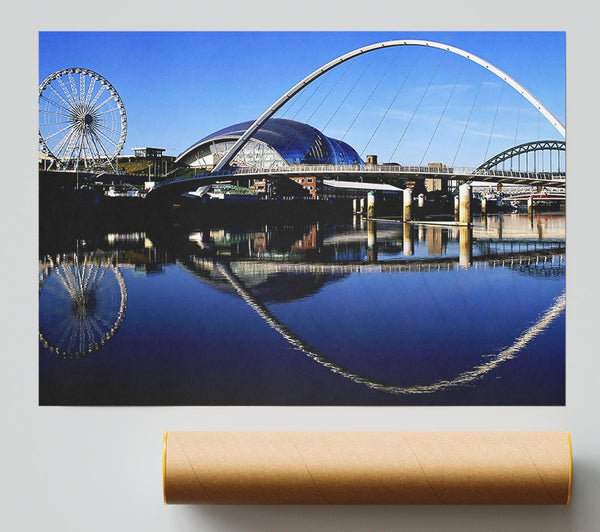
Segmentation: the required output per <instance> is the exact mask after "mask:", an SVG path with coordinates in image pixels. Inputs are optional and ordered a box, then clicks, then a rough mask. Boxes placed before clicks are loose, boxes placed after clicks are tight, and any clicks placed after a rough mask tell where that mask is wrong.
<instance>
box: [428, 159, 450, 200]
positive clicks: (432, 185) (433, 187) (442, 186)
mask: <svg viewBox="0 0 600 532" xmlns="http://www.w3.org/2000/svg"><path fill="white" fill-rule="evenodd" d="M427 166H428V167H429V168H440V169H441V168H447V166H446V165H445V164H444V163H429V164H428V165H427ZM425 190H426V191H427V192H438V191H439V192H442V193H443V194H447V193H448V180H447V179H440V178H426V179H425Z"/></svg>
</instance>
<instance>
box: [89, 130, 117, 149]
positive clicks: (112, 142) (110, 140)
mask: <svg viewBox="0 0 600 532" xmlns="http://www.w3.org/2000/svg"><path fill="white" fill-rule="evenodd" d="M91 131H92V133H93V134H94V136H95V137H96V138H97V139H98V140H99V141H100V140H101V139H100V137H99V135H102V137H104V138H105V139H106V140H107V141H108V142H110V143H111V144H112V145H113V146H118V144H117V143H116V142H115V141H114V140H112V139H111V138H109V137H107V136H106V135H105V134H104V133H102V131H100V130H99V129H98V128H94V129H92V130H91ZM100 145H101V146H102V148H103V149H104V144H102V142H100ZM104 153H106V150H105V151H104ZM107 155H108V154H107Z"/></svg>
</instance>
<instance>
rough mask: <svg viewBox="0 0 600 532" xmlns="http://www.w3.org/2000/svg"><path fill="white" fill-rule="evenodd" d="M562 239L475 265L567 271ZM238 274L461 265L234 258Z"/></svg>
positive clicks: (451, 261)
mask: <svg viewBox="0 0 600 532" xmlns="http://www.w3.org/2000/svg"><path fill="white" fill-rule="evenodd" d="M564 253H565V247H564V242H563V243H558V242H557V243H549V244H548V245H546V246H545V247H540V248H539V249H533V246H532V249H531V251H524V250H521V251H516V252H508V253H504V254H498V255H490V256H482V257H474V258H473V259H472V262H473V264H472V267H473V268H476V269H477V268H487V267H490V268H497V267H498V268H502V267H508V268H536V269H537V271H541V270H543V269H549V270H552V271H557V270H561V271H564V264H565V263H564ZM189 264H190V265H192V264H193V266H194V268H195V269H198V270H204V271H207V272H209V271H212V270H214V268H215V264H216V263H215V259H212V258H208V257H194V258H193V260H190V261H189ZM231 264H232V266H233V267H234V269H235V272H236V274H237V275H240V276H245V275H257V274H261V275H271V274H277V273H312V274H319V275H320V274H338V275H347V274H350V273H400V272H429V271H444V270H454V269H458V268H459V267H460V265H459V263H458V257H454V258H447V257H443V258H430V259H406V260H393V261H378V262H376V263H340V262H293V261H285V260H273V261H270V260H263V259H261V260H235V261H232V262H231Z"/></svg>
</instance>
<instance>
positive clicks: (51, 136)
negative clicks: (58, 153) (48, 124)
mask: <svg viewBox="0 0 600 532" xmlns="http://www.w3.org/2000/svg"><path fill="white" fill-rule="evenodd" d="M72 127H73V124H69V125H68V126H65V127H63V128H62V129H59V130H58V131H56V132H55V133H52V135H49V136H48V137H46V140H50V139H51V138H53V137H56V135H60V134H61V133H62V132H63V131H66V130H67V129H71V128H72Z"/></svg>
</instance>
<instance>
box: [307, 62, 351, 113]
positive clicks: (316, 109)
mask: <svg viewBox="0 0 600 532" xmlns="http://www.w3.org/2000/svg"><path fill="white" fill-rule="evenodd" d="M349 68H350V63H348V64H347V65H346V68H345V69H344V71H343V72H342V75H341V76H340V77H339V78H338V79H337V80H336V82H335V83H334V84H333V85H332V86H331V88H330V89H329V91H327V94H326V95H325V96H324V98H323V99H322V100H321V103H319V105H317V107H316V108H315V110H314V111H313V112H312V114H311V115H310V116H309V117H308V120H306V123H307V124H310V121H311V119H312V117H313V116H315V114H316V112H317V111H318V110H319V109H320V108H321V105H323V104H324V103H325V100H327V98H329V95H330V94H331V93H332V92H333V89H335V88H336V87H337V85H338V83H339V82H340V81H341V80H342V78H343V77H344V76H345V75H346V72H348V69H349Z"/></svg>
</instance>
